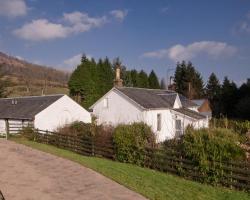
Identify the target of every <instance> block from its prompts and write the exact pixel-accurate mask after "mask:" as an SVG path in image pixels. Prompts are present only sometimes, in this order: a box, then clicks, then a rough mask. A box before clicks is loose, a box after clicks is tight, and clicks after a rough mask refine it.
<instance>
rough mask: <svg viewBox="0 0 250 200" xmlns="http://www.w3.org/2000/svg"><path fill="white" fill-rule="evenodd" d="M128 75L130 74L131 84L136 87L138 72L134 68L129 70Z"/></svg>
mask: <svg viewBox="0 0 250 200" xmlns="http://www.w3.org/2000/svg"><path fill="white" fill-rule="evenodd" d="M130 76H131V81H132V86H133V87H138V72H137V71H136V70H135V69H133V70H131V72H130Z"/></svg>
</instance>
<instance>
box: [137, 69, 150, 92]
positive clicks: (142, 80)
mask: <svg viewBox="0 0 250 200" xmlns="http://www.w3.org/2000/svg"><path fill="white" fill-rule="evenodd" d="M137 87H140V88H148V87H149V84H148V75H147V73H146V72H144V71H143V70H141V71H140V72H139V74H138V76H137Z"/></svg>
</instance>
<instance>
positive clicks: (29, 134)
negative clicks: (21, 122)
mask: <svg viewBox="0 0 250 200" xmlns="http://www.w3.org/2000/svg"><path fill="white" fill-rule="evenodd" d="M19 134H20V135H21V136H22V137H24V138H26V139H28V140H33V141H35V140H36V132H35V131H34V129H33V128H31V127H24V128H23V129H22V130H21V131H19Z"/></svg>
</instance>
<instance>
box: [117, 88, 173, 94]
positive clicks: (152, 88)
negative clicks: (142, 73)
mask: <svg viewBox="0 0 250 200" xmlns="http://www.w3.org/2000/svg"><path fill="white" fill-rule="evenodd" d="M116 88H118V89H120V88H121V89H122V88H128V89H140V90H160V91H168V92H174V93H177V92H176V91H174V90H168V89H154V88H140V87H116Z"/></svg>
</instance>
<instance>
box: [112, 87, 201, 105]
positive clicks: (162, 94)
mask: <svg viewBox="0 0 250 200" xmlns="http://www.w3.org/2000/svg"><path fill="white" fill-rule="evenodd" d="M116 89H117V90H118V91H120V92H122V93H123V94H125V95H126V96H128V97H129V98H130V99H132V100H133V101H135V102H136V103H138V104H139V105H141V106H142V107H144V108H146V109H157V108H173V106H174V103H175V100H176V97H177V95H178V93H176V92H175V91H172V90H161V89H146V88H133V87H117V88H116ZM179 97H180V100H181V103H182V106H184V107H193V106H197V105H196V104H194V103H193V102H192V101H190V100H189V99H187V98H186V97H184V96H182V95H179Z"/></svg>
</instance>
